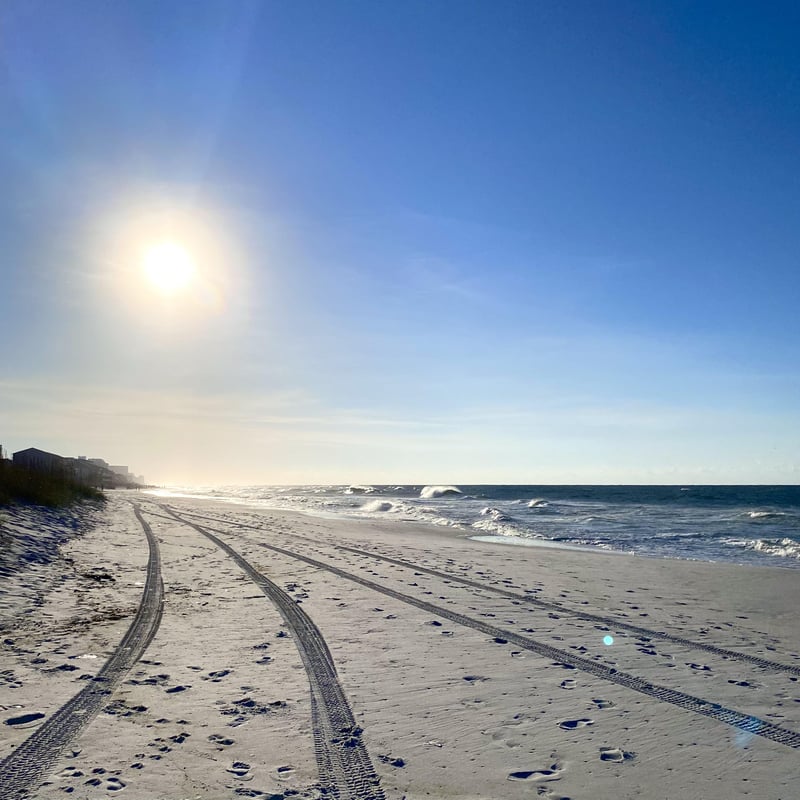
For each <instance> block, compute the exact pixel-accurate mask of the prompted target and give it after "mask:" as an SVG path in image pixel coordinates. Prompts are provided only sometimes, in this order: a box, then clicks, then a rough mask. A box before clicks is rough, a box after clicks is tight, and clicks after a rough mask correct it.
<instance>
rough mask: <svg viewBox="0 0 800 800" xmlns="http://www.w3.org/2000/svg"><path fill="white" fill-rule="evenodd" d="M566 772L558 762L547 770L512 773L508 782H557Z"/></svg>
mask: <svg viewBox="0 0 800 800" xmlns="http://www.w3.org/2000/svg"><path fill="white" fill-rule="evenodd" d="M563 772H564V770H563V769H562V767H561V765H560V764H559V763H558V762H555V763H554V764H551V765H550V767H549V768H547V769H531V770H520V771H519V772H510V773H509V774H508V780H510V781H533V782H534V783H546V782H547V781H557V780H559V779H560V778H561V775H562V773H563Z"/></svg>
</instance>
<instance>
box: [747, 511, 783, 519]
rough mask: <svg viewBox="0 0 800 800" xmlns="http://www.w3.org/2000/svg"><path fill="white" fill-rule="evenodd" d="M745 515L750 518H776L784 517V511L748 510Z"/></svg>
mask: <svg viewBox="0 0 800 800" xmlns="http://www.w3.org/2000/svg"><path fill="white" fill-rule="evenodd" d="M747 516H748V517H750V519H777V518H779V517H785V516H786V513H785V512H783V511H750V512H748V514H747Z"/></svg>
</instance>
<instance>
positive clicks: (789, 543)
mask: <svg viewBox="0 0 800 800" xmlns="http://www.w3.org/2000/svg"><path fill="white" fill-rule="evenodd" d="M727 544H729V545H732V546H733V547H743V548H744V549H745V550H755V551H756V552H757V553H766V554H768V555H771V556H780V557H782V558H800V542H796V541H795V540H794V539H786V538H783V539H728V540H727Z"/></svg>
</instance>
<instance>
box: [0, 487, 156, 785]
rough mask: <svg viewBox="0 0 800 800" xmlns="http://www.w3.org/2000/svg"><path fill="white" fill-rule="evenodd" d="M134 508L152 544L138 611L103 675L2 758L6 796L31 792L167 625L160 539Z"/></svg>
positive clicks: (0, 782) (0, 775)
mask: <svg viewBox="0 0 800 800" xmlns="http://www.w3.org/2000/svg"><path fill="white" fill-rule="evenodd" d="M133 510H134V514H135V515H136V518H137V519H138V520H139V522H140V524H141V526H142V528H143V529H144V532H145V535H146V537H147V544H148V546H149V557H148V561H147V578H146V581H145V585H144V590H143V591H142V599H141V601H140V603H139V609H138V610H137V612H136V616H135V617H134V618H133V621H132V622H131V624H130V627H129V628H128V630H127V632H126V634H125V636H123V638H122V640H121V641H120V643H119V644H118V645H117V647H116V648H115V649H114V652H113V653H112V654H111V655H110V656H109V658H108V660H107V661H106V663H105V664H104V665H103V667H102V669H101V670H100V671H99V672H98V673H97V675H96V676H95V677H94V678H93V679H92V680H90V681H89V682H88V684H87V685H86V686H85V687H84V688H83V689H81V691H80V692H78V693H77V694H76V695H75V696H74V697H72V698H71V699H70V700H68V701H67V702H66V703H65V704H64V705H63V706H61V708H59V709H58V711H56V712H55V713H54V714H53V715H52V716H51V717H50V719H48V720H47V722H45V723H44V724H43V725H42V726H41V727H40V728H38V729H37V730H36V731H35V732H34V733H33V734H32V735H31V736H29V737H28V738H27V739H26V740H25V741H24V742H22V743H21V744H20V745H19V746H18V747H17V749H16V750H14V752H13V753H11V754H10V755H9V756H7V757H6V758H5V759H4V760H3V761H2V762H0V797H2V798H4V800H17V798H23V797H26V796H28V795H29V793H30V792H31V791H33V790H34V789H35V788H36V785H37V784H38V782H39V781H40V780H41V779H42V777H43V776H44V775H46V773H47V772H48V771H49V770H50V769H51V768H52V767H53V765H54V764H55V763H56V761H57V760H58V758H59V756H60V755H61V752H62V751H63V750H64V748H65V747H66V746H67V745H68V744H69V743H70V742H71V741H72V740H74V739H75V738H76V737H77V736H79V735H80V733H81V732H82V731H83V729H84V728H86V727H87V726H88V725H89V723H90V722H91V721H92V719H94V717H95V716H96V715H97V714H98V713H99V712H100V710H101V709H102V708H103V706H104V705H105V704H106V702H107V701H108V699H109V697H110V696H111V694H112V693H113V691H114V690H115V689H116V687H117V686H118V685H119V684H120V682H121V681H122V679H123V678H124V677H125V675H126V674H127V672H128V671H129V670H130V669H131V667H133V665H134V664H135V663H136V662H137V661H138V660H139V659H140V658H141V657H142V655H143V654H144V651H145V650H146V649H147V647H148V645H149V644H150V642H151V641H152V640H153V637H154V636H155V635H156V631H157V630H158V627H159V625H160V624H161V616H162V613H163V599H164V584H163V581H162V579H161V556H160V553H159V549H158V541H157V540H156V537H155V536H154V535H153V532H152V530H151V529H150V526H149V525H148V524H147V522H145V520H144V519H143V518H142V515H141V512H140V511H139V506H138V505H136V504H135V503H134V504H133Z"/></svg>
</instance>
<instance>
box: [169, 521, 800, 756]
mask: <svg viewBox="0 0 800 800" xmlns="http://www.w3.org/2000/svg"><path fill="white" fill-rule="evenodd" d="M170 513H171V515H172V516H173V517H174V518H175V519H177V520H179V521H180V522H183V523H184V524H185V525H189V526H190V527H192V528H195V529H197V530H201V532H202V531H203V530H204V529H201V528H200V526H198V525H195V524H194V523H192V522H189V521H188V520H184V519H181V517H180V516H178V514H176V513H174V512H170ZM212 530H217V529H212ZM217 532H218V533H226V531H219V530H217ZM205 535H207V536H209V535H212V534H209V533H208V532H205ZM214 538H216V537H214ZM255 544H258V545H259V546H260V547H263V548H265V549H267V550H272V551H273V552H276V553H280V554H281V555H284V556H288V557H289V558H294V559H297V560H298V561H303V562H304V563H306V564H309V565H311V566H312V567H317V568H319V569H322V570H325V571H327V572H331V573H333V574H334V575H338V576H339V577H341V578H344V579H346V580H349V581H353V582H354V583H358V584H360V585H362V586H365V587H367V588H368V589H373V590H374V591H376V592H380V593H381V594H385V595H387V596H388V597H392V598H394V599H395V600H399V601H401V602H403V603H407V604H408V605H411V606H415V607H417V608H420V609H422V610H423V611H426V612H428V613H430V614H435V615H436V616H439V617H443V618H444V619H449V620H450V621H451V622H455V623H456V624H458V625H463V626H465V627H467V628H473V629H474V630H477V631H480V632H481V633H485V634H486V635H487V636H490V637H492V638H501V639H505V640H506V641H507V642H511V643H513V644H515V645H517V646H518V647H522V648H523V649H525V650H529V651H531V652H533V653H536V654H537V655H540V656H544V657H545V658H550V659H552V660H553V661H556V662H557V663H559V664H567V665H569V666H572V667H574V668H575V669H579V670H581V671H583V672H587V673H589V674H590V675H594V676H595V677H598V678H601V679H603V680H607V681H609V682H611V683H616V684H618V685H619V686H624V687H626V688H628V689H632V690H633V691H636V692H639V693H640V694H644V695H647V696H648V697H652V698H655V699H656V700H660V701H661V702H664V703H670V704H671V705H674V706H678V707H679V708H683V709H685V710H687V711H692V712H694V713H695V714H700V715H702V716H704V717H710V718H711V719H715V720H718V721H719V722H724V723H725V724H726V725H731V726H732V727H734V728H738V729H740V730H743V731H747V732H748V733H751V734H753V735H756V736H761V737H763V738H765V739H769V740H770V741H773V742H777V743H778V744H783V745H786V746H787V747H792V748H800V733H797V732H795V731H792V730H789V729H788V728H781V727H780V726H779V725H775V724H774V723H772V722H769V721H767V720H764V719H761V718H759V717H755V716H752V715H750V714H743V713H742V712H741V711H736V710H734V709H732V708H727V707H725V706H723V705H720V704H719V703H712V702H710V701H708V700H703V699H702V698H700V697H695V696H694V695H690V694H686V693H685V692H681V691H679V690H677V689H670V688H668V687H666V686H659V685H658V684H654V683H650V682H649V681H646V680H644V679H642V678H639V677H637V676H635V675H632V674H630V673H627V672H622V671H620V670H617V669H615V668H614V667H609V666H607V665H606V664H601V663H598V662H596V661H592V660H591V659H588V658H583V657H581V656H576V655H574V654H573V653H570V652H568V651H566V650H560V649H559V648H557V647H553V646H552V645H548V644H544V643H543V642H538V641H536V640H535V639H530V638H528V637H527V636H521V635H520V634H518V633H515V632H514V631H509V630H505V629H504V628H498V627H495V626H494V625H489V624H488V623H486V622H483V621H481V620H476V619H473V618H472V617H468V616H466V615H464V614H459V613H458V612H455V611H450V610H449V609H446V608H442V607H441V606H436V605H434V604H433V603H428V602H426V601H424V600H419V599H418V598H416V597H412V596H411V595H407V594H404V593H402V592H398V591H396V590H394V589H390V588H388V587H386V586H382V585H380V584H378V583H375V582H374V581H370V580H368V579H366V578H362V577H361V576H360V575H354V574H352V573H350V572H347V571H345V570H343V569H340V568H339V567H335V566H333V565H332V564H326V563H325V562H323V561H317V560H316V559H314V558H311V557H309V556H304V555H302V554H300V553H295V552H293V551H291V550H287V549H285V548H283V547H279V546H277V545H272V544H266V543H265V542H257V543H255Z"/></svg>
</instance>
